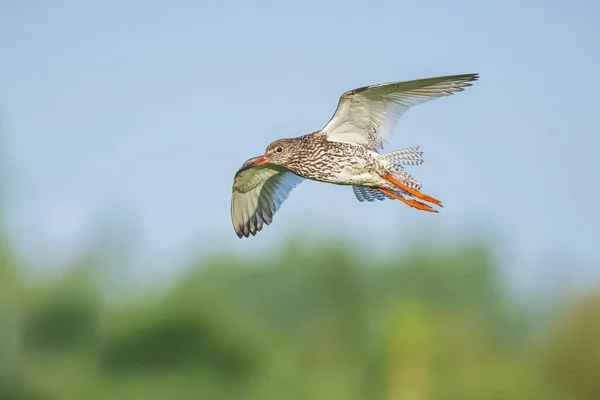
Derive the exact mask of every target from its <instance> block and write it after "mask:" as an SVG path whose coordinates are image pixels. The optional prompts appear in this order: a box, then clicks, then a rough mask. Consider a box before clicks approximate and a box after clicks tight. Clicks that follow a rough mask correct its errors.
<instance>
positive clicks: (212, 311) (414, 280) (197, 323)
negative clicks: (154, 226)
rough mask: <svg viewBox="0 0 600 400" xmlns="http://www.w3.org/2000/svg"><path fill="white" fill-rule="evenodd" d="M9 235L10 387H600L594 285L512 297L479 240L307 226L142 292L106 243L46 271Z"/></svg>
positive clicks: (558, 391) (150, 391) (6, 339)
mask: <svg viewBox="0 0 600 400" xmlns="http://www.w3.org/2000/svg"><path fill="white" fill-rule="evenodd" d="M9 245H10V243H8V242H7V240H6V239H5V240H4V241H3V247H2V253H1V256H0V296H1V297H0V299H1V303H0V304H1V308H0V322H1V327H2V329H1V336H0V399H2V400H9V399H10V400H12V399H24V400H25V399H31V400H34V399H35V400H37V399H83V398H86V399H166V398H178V399H198V398H203V399H283V398H285V399H344V400H347V399H394V400H395V399H407V400H408V399H409V400H419V399H423V400H424V399H506V400H511V399H515V400H517V399H582V400H583V399H589V400H592V399H598V398H600V380H599V379H598V377H599V375H598V372H599V371H600V339H599V338H600V294H599V293H598V292H594V291H591V292H577V293H570V294H569V295H568V296H565V295H556V296H554V297H553V298H552V299H551V298H550V295H548V296H546V297H545V302H544V306H539V305H538V306H535V305H532V304H531V303H530V302H526V301H517V300H515V298H516V297H515V296H513V295H511V293H510V291H509V289H508V288H507V286H506V284H505V282H504V281H503V279H502V277H501V274H500V270H501V268H502V265H500V264H499V263H498V261H497V260H495V259H494V257H493V256H492V252H491V251H489V250H488V249H487V248H486V246H485V245H480V244H469V243H465V244H463V245H457V246H454V247H453V248H442V247H439V248H435V247H432V248H428V247H426V246H416V247H415V249H414V250H410V251H402V252H400V253H399V254H395V255H389V256H387V257H384V258H373V257H371V256H369V257H366V256H365V255H364V254H362V255H361V254H358V253H357V252H356V251H354V250H352V249H350V248H348V247H347V246H345V245H343V244H341V243H334V242H332V243H320V244H316V243H311V242H310V241H306V240H303V239H302V238H298V239H296V240H293V241H291V242H290V243H289V244H288V245H286V246H284V248H281V249H279V250H277V251H276V252H275V253H274V254H270V255H269V257H266V256H265V257H257V258H253V259H252V260H243V259H235V258H231V257H230V256H226V255H223V256H217V255H215V256H213V257H209V258H203V259H199V260H198V261H197V262H195V263H193V264H192V265H190V266H189V269H188V270H187V272H185V273H184V274H183V275H182V276H181V277H179V278H178V279H176V280H175V281H172V282H169V283H167V284H164V285H155V286H153V287H152V288H148V287H146V288H144V289H141V290H135V291H130V292H127V291H123V290H122V289H123V287H127V284H126V283H124V282H119V281H118V280H112V281H111V280H110V276H111V274H110V271H114V270H115V269H118V268H119V265H118V262H117V263H116V264H111V265H106V264H103V263H104V262H105V261H103V260H104V258H103V257H102V254H100V255H98V254H99V253H101V252H98V249H96V252H94V253H93V254H91V255H90V257H83V258H82V259H81V260H80V261H78V262H76V263H74V265H71V266H70V267H69V268H67V269H66V270H64V271H63V273H61V274H58V275H55V276H51V277H49V276H48V275H45V277H44V278H36V277H35V276H27V274H26V273H25V272H24V271H25V270H26V268H25V267H26V266H24V265H22V264H21V263H20V261H19V260H18V259H15V258H14V256H13V255H11V252H10V246H9ZM107 251H108V250H107ZM107 271H108V272H109V273H107ZM550 305H551V306H550Z"/></svg>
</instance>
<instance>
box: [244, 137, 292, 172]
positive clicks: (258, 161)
mask: <svg viewBox="0 0 600 400" xmlns="http://www.w3.org/2000/svg"><path fill="white" fill-rule="evenodd" d="M293 148H294V141H293V139H279V140H276V141H274V142H273V143H271V144H270V145H268V146H267V148H266V150H265V154H263V155H262V156H258V157H254V158H251V159H249V160H248V161H246V162H245V163H244V165H243V166H242V168H241V170H247V169H250V168H254V167H258V166H259V165H264V164H274V165H280V166H282V167H286V166H288V165H289V163H290V161H291V157H290V156H291V155H292V153H293ZM239 172H241V171H238V173H239Z"/></svg>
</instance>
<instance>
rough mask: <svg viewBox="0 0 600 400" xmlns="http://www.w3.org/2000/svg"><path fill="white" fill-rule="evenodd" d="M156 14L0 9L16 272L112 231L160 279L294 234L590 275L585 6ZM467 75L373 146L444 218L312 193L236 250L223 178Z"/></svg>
mask: <svg viewBox="0 0 600 400" xmlns="http://www.w3.org/2000/svg"><path fill="white" fill-rule="evenodd" d="M94 3H95V4H94ZM166 4H167V3H165V2H154V1H149V2H141V1H129V2H122V3H121V2H116V1H103V2H75V1H55V2H41V1H38V2H35V1H34V2H27V3H24V2H10V1H8V2H2V5H0V38H1V39H0V54H2V60H3V61H2V62H1V63H0V117H1V118H2V131H3V132H2V133H3V141H4V143H6V148H5V149H3V153H4V155H5V157H6V158H7V164H8V172H9V177H10V181H9V196H8V199H6V200H5V211H6V213H7V215H8V219H7V221H6V223H7V225H8V227H9V229H10V232H11V235H12V239H13V242H14V243H15V246H16V249H17V250H18V251H19V252H20V253H21V254H23V255H24V256H26V257H29V258H35V259H42V260H60V259H64V258H65V257H70V256H72V255H74V254H77V252H78V251H79V250H80V249H81V248H82V246H84V245H85V244H86V241H88V240H90V237H89V236H90V234H91V233H90V232H92V231H93V230H94V229H95V228H96V227H97V226H98V225H99V224H100V225H101V224H107V223H108V222H106V221H104V219H105V218H109V220H110V221H112V220H115V221H116V223H117V224H121V225H123V226H125V227H127V229H130V230H133V231H134V233H135V236H136V241H135V244H136V254H137V257H138V258H139V260H143V261H144V262H146V263H147V264H151V265H154V266H155V267H156V268H157V270H158V271H161V268H166V266H168V265H169V263H168V261H169V260H174V259H181V258H182V257H187V256H192V255H194V254H197V253H200V254H208V253H212V252H215V251H217V250H219V249H227V250H230V251H233V252H235V253H237V254H239V255H242V256H243V255H245V254H249V253H255V252H257V251H258V252H269V251H272V249H273V248H274V247H276V246H277V243H279V242H280V240H281V239H282V238H285V237H287V236H290V235H294V234H296V233H297V232H304V233H305V234H306V233H307V232H309V233H310V235H314V236H316V237H319V238H321V237H325V236H333V237H334V238H348V239H351V240H354V241H355V242H357V243H361V244H362V245H364V246H365V247H364V248H365V251H379V250H380V249H382V248H387V249H393V248H395V247H397V246H401V245H402V244H403V243H406V241H407V240H411V239H412V238H413V237H414V236H415V235H417V236H419V237H422V236H423V235H433V236H434V237H432V238H431V240H442V241H444V240H453V239H455V238H457V237H463V236H474V237H477V236H478V235H479V234H480V232H481V229H484V230H485V229H487V228H490V229H491V230H492V231H493V232H494V233H492V237H498V243H501V246H500V247H502V248H503V249H504V250H503V252H504V255H505V256H506V257H508V258H510V259H511V260H514V262H515V263H516V264H515V265H534V264H544V263H546V262H548V261H552V260H554V259H555V257H560V256H564V257H567V259H572V260H574V261H576V263H577V264H578V265H580V267H581V268H580V269H578V271H580V272H581V271H583V272H581V273H583V274H589V273H591V274H592V276H594V277H595V278H598V279H599V280H600V273H598V272H597V271H598V269H597V268H596V267H598V266H599V265H600V256H599V253H598V251H597V246H598V243H600V240H599V239H600V211H598V206H597V205H596V204H595V201H594V200H595V199H596V198H597V197H598V196H600V191H599V179H598V176H597V173H598V172H600V168H599V167H598V162H597V161H595V154H596V153H597V151H598V149H600V139H599V135H598V134H599V132H600V116H599V113H598V111H597V108H598V107H597V104H598V99H597V93H598V92H599V91H600V74H599V73H598V71H600V52H599V51H598V38H599V37H600V28H599V25H598V23H597V17H598V15H600V5H599V3H597V2H594V1H591V0H590V1H579V2H577V1H572V2H567V1H562V2H559V1H550V2H548V1H546V2H543V1H536V0H534V1H529V2H520V1H505V2H480V1H452V2H447V1H429V2H417V1H405V2H402V1H395V2H391V1H390V2H364V1H363V2H353V1H336V2H315V1H303V2H288V3H284V2H256V3H252V2H216V1H215V2H192V1H173V2H170V3H169V6H167V5H166ZM471 72H477V73H480V75H481V78H480V80H479V81H478V82H477V83H476V84H475V85H474V86H473V87H471V88H469V89H468V90H466V91H464V92H462V93H459V94H458V95H456V96H452V97H450V98H443V99H439V100H435V101H432V102H429V103H426V104H424V105H420V106H418V107H416V108H413V109H411V110H410V111H409V112H408V113H406V114H405V115H404V117H403V118H402V119H401V120H400V122H399V124H398V126H397V128H396V131H395V133H394V135H393V137H392V141H391V143H389V144H388V145H387V146H386V150H387V151H391V150H394V149H398V148H402V147H406V146H413V145H420V146H421V147H422V149H423V151H424V152H425V160H426V162H425V164H423V165H422V166H420V167H417V168H414V169H411V172H412V173H413V174H414V175H415V176H416V177H417V178H418V179H419V180H420V181H421V182H423V184H424V187H423V191H424V192H425V193H428V194H431V195H433V196H435V197H437V198H439V199H441V200H442V201H443V202H444V206H445V208H444V209H443V211H442V212H441V213H439V214H435V215H432V214H429V213H421V212H418V211H416V210H414V209H411V208H409V207H406V206H405V205H403V204H400V203H399V202H392V201H385V202H382V203H373V204H370V203H369V204H362V203H359V202H358V201H356V199H355V198H354V195H353V194H352V190H351V189H350V188H346V187H337V186H333V185H324V184H320V183H316V182H305V183H303V184H302V185H300V186H299V187H298V188H297V189H295V190H294V192H293V193H292V195H291V196H290V198H289V199H288V200H287V201H286V203H285V204H284V206H283V207H282V209H281V210H280V212H279V213H278V214H277V216H276V218H275V221H274V223H273V224H272V225H271V226H269V227H266V228H265V229H264V230H263V231H262V232H261V233H260V234H259V235H258V236H256V237H254V238H252V239H251V240H239V239H238V238H237V236H236V235H235V233H234V231H233V229H232V227H231V222H230V217H229V202H230V193H231V192H230V191H231V183H232V178H233V174H234V173H235V171H236V170H237V168H238V167H239V166H240V165H241V164H242V163H243V162H244V161H245V160H246V159H248V158H250V157H252V156H255V155H258V154H261V153H262V152H263V151H264V148H265V147H266V146H267V144H268V143H269V142H271V141H273V140H275V139H277V138H279V137H290V136H297V135H302V134H305V133H308V132H312V131H314V130H317V129H320V128H321V127H322V126H323V125H324V124H325V123H326V122H327V120H328V119H329V118H330V117H331V115H332V113H333V111H334V109H335V106H336V103H337V100H338V96H339V95H340V94H341V93H342V92H344V91H346V90H348V89H352V88H355V87H358V86H363V85H367V84H373V83H380V82H386V81H394V80H405V79H415V78H420V77H428V76H435V75H446V74H457V73H471ZM107 216H108V217H107ZM111 218H112V219H111ZM423 232H429V233H423ZM495 235H497V236H495ZM49 263H50V262H49ZM541 270H542V271H543V268H542V269H541ZM514 273H515V274H516V276H517V277H518V278H519V279H523V280H525V279H530V280H531V279H537V278H535V275H533V273H534V272H533V270H515V271H514Z"/></svg>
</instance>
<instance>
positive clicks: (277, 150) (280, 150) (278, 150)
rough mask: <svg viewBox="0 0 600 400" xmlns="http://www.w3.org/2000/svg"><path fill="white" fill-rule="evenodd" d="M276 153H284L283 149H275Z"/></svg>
mask: <svg viewBox="0 0 600 400" xmlns="http://www.w3.org/2000/svg"><path fill="white" fill-rule="evenodd" d="M275 151H276V152H277V153H281V152H282V151H283V147H278V148H276V149H275Z"/></svg>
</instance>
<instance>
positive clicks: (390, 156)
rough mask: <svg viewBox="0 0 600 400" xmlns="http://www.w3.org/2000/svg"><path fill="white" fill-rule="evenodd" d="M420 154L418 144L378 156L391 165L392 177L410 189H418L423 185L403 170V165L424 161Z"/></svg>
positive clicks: (419, 163) (417, 163) (418, 163)
mask: <svg viewBox="0 0 600 400" xmlns="http://www.w3.org/2000/svg"><path fill="white" fill-rule="evenodd" d="M422 156H423V152H422V151H420V148H419V146H415V147H407V148H404V149H400V150H396V151H392V152H390V153H386V154H382V155H381V156H379V158H381V159H382V160H384V161H387V162H389V163H390V164H391V165H392V167H393V171H392V175H393V176H394V178H396V179H397V180H399V181H400V182H402V183H403V184H405V185H406V186H408V187H409V188H411V189H414V190H420V189H421V187H422V186H423V185H421V182H419V181H418V180H416V179H415V178H413V177H412V176H411V175H410V174H409V173H408V172H406V171H405V170H404V165H415V166H416V165H421V164H423V162H424V160H423V157H422Z"/></svg>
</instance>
